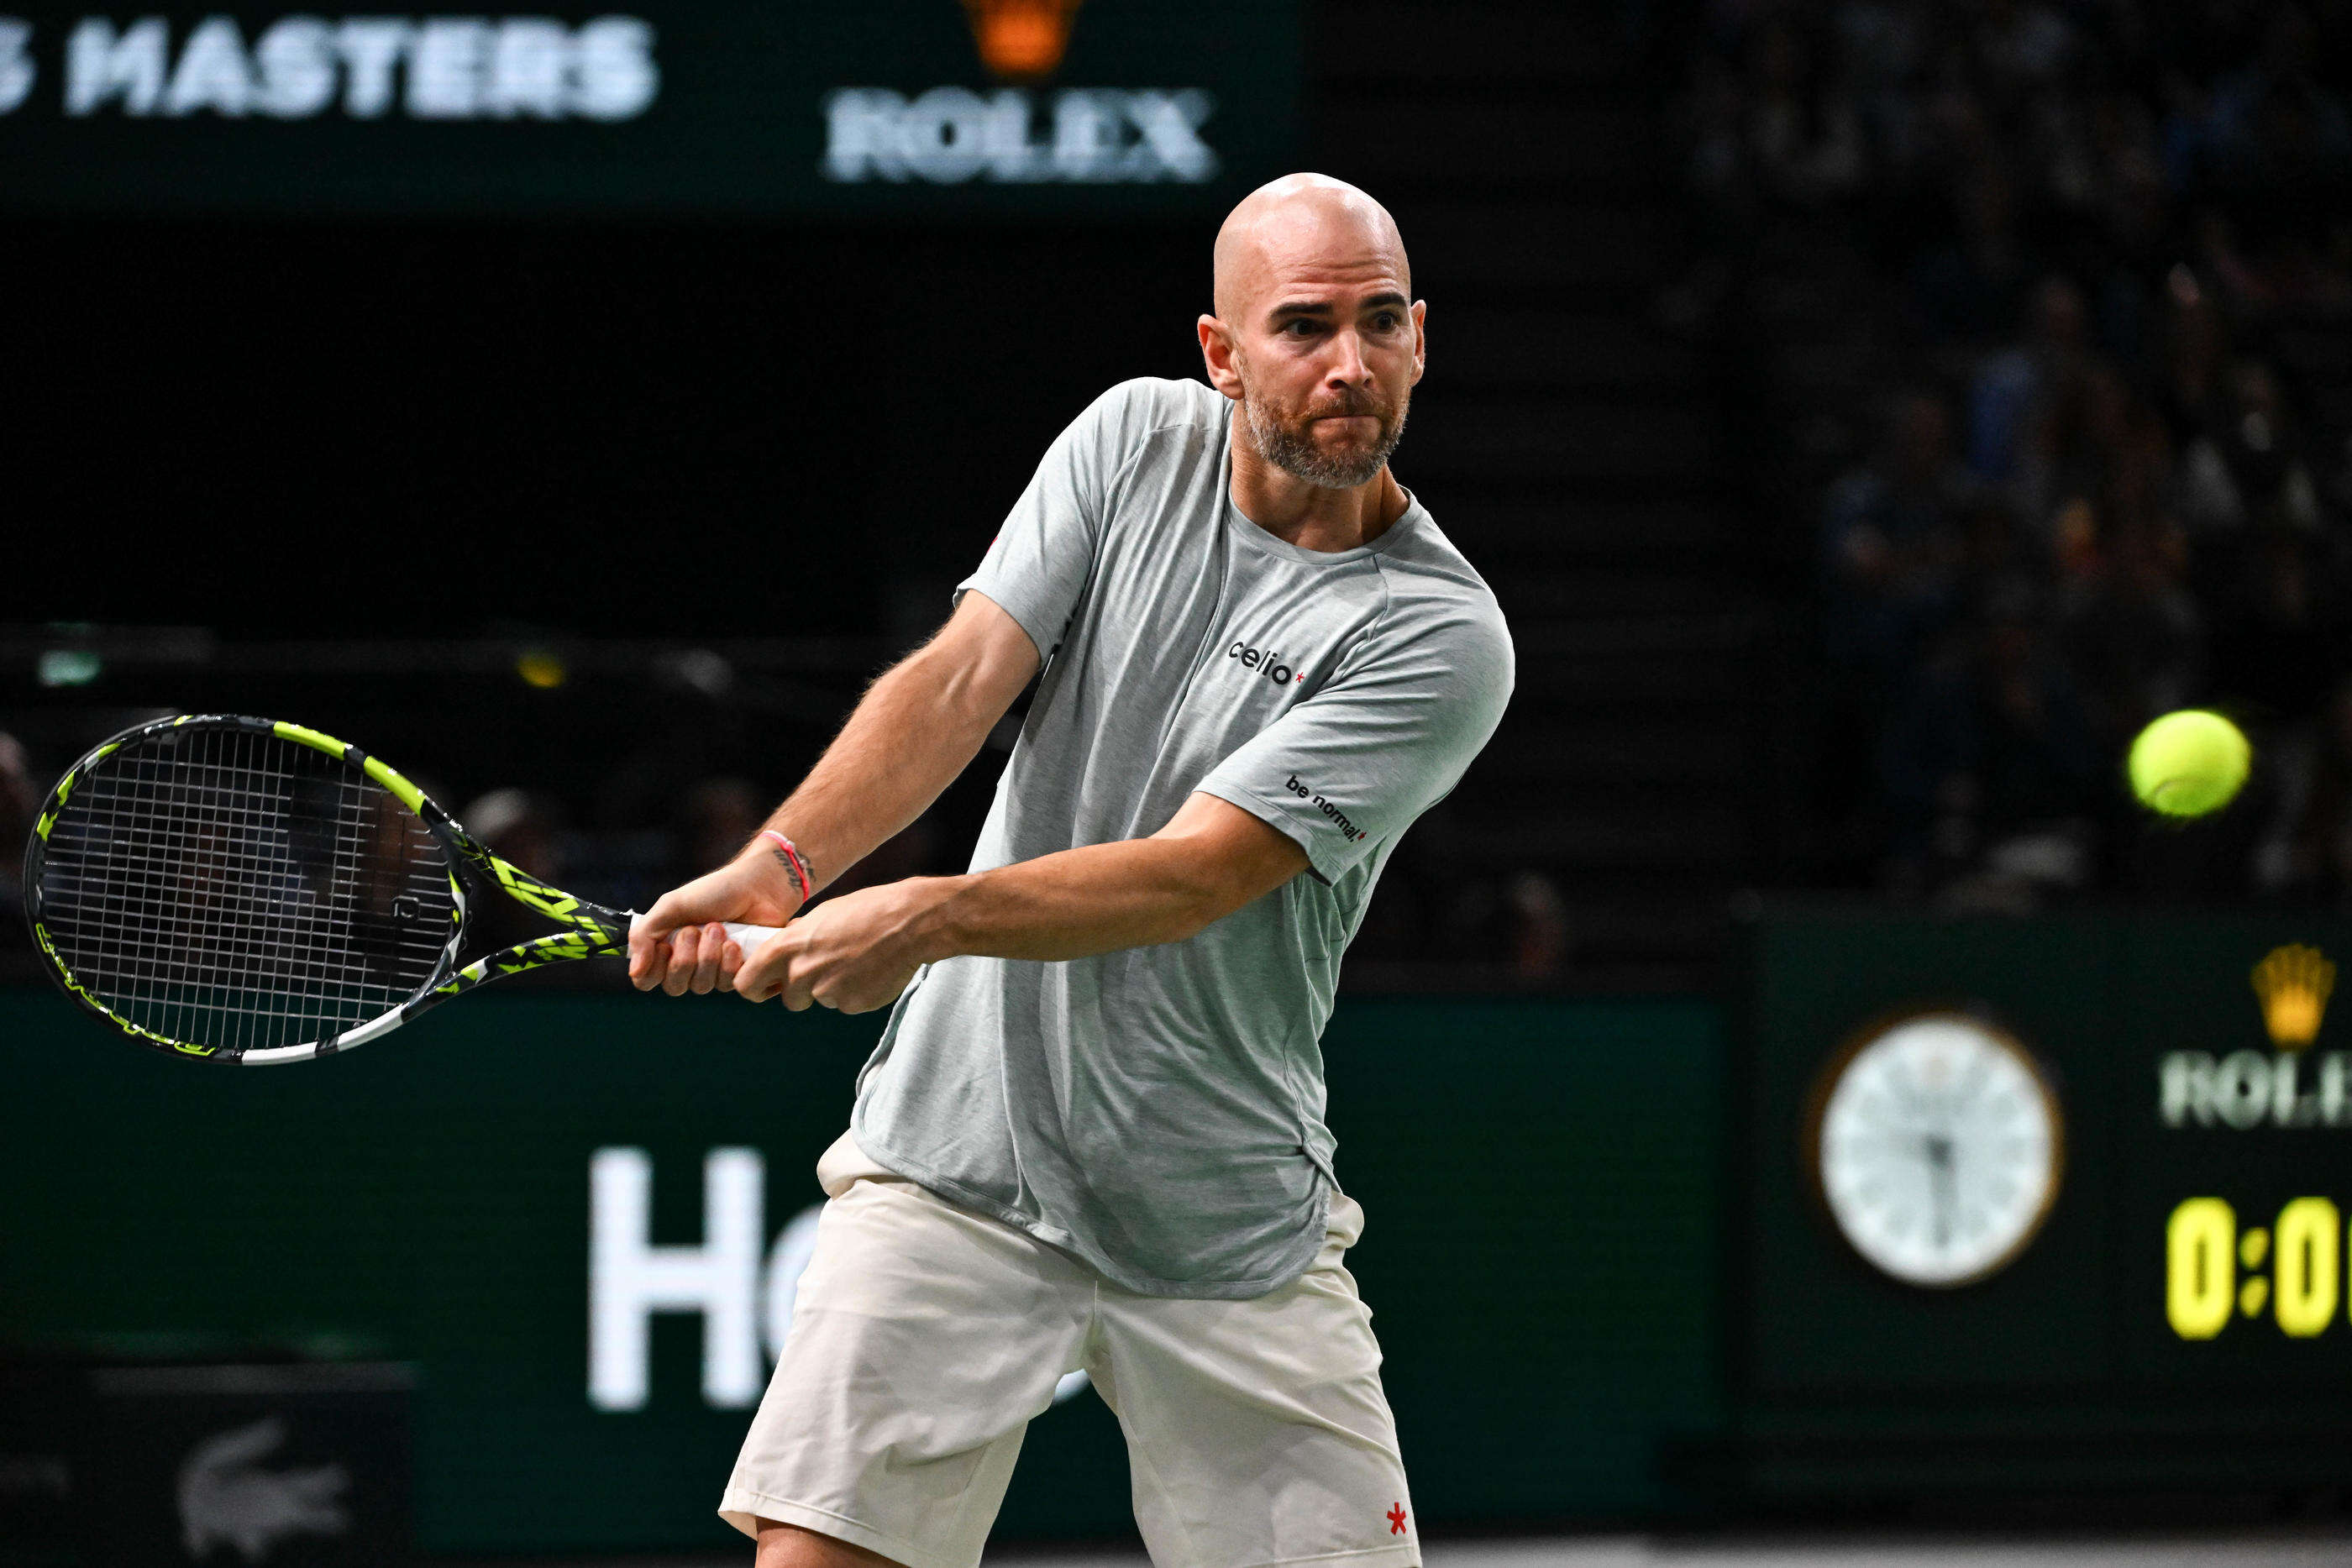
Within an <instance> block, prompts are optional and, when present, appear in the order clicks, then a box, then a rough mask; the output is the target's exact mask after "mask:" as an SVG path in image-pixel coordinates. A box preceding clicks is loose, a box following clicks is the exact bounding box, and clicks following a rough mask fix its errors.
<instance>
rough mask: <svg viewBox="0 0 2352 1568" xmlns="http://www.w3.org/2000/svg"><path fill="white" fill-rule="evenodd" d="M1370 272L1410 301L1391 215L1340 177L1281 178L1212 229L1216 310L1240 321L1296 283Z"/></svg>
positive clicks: (1405, 266)
mask: <svg viewBox="0 0 2352 1568" xmlns="http://www.w3.org/2000/svg"><path fill="white" fill-rule="evenodd" d="M1374 272H1384V273H1386V274H1388V275H1390V276H1391V277H1394V278H1396V280H1397V281H1398V283H1399V284H1400V285H1401V286H1402V290H1403V292H1404V295H1405V297H1406V298H1411V297H1412V267H1410V266H1409V265H1408V264H1407V263H1406V261H1405V255H1404V239H1403V237H1402V235H1399V234H1398V233H1397V226H1396V220H1395V219H1394V218H1392V217H1391V216H1389V210H1388V209H1387V208H1386V207H1383V206H1382V205H1381V204H1379V203H1378V202H1376V201H1374V200H1372V198H1371V197H1370V196H1368V195H1366V194H1365V193H1363V192H1361V191H1360V190H1358V189H1356V187H1355V186H1353V185H1350V184H1349V183H1347V182H1346V181H1344V180H1334V179H1332V178H1331V177H1330V176H1329V175H1328V174H1285V175H1284V176H1283V177H1282V178H1281V179H1279V180H1276V181H1275V182H1273V183H1271V184H1265V185H1260V186H1259V187H1258V188H1257V189H1256V190H1255V191H1252V192H1251V193H1249V194H1248V195H1246V196H1244V197H1243V198H1242V201H1241V204H1240V205H1239V206H1237V207H1235V208H1234V210H1233V211H1232V212H1231V213H1230V214H1226V217H1225V223H1224V226H1223V228H1221V229H1219V230H1218V231H1217V249H1216V284H1215V295H1214V298H1215V309H1216V312H1217V315H1218V316H1219V317H1220V318H1221V319H1223V320H1226V321H1229V322H1234V323H1236V324H1238V323H1241V322H1244V321H1245V320H1247V319H1249V317H1250V316H1251V315H1252V314H1253V312H1255V311H1257V310H1261V309H1263V308H1265V307H1266V306H1267V305H1268V304H1269V303H1271V301H1272V297H1273V296H1274V295H1276V293H1278V292H1279V291H1280V289H1281V287H1282V286H1283V285H1284V284H1285V283H1286V282H1288V281H1291V280H1292V279H1294V278H1300V277H1314V276H1316V275H1318V274H1320V275H1347V274H1358V275H1360V274H1366V273H1374Z"/></svg>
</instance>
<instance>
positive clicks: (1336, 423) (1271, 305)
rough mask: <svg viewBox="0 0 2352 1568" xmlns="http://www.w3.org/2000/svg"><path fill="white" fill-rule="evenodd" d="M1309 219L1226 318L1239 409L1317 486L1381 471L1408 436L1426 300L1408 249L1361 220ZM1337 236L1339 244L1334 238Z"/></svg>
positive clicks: (1280, 462) (1281, 464) (1266, 448)
mask: <svg viewBox="0 0 2352 1568" xmlns="http://www.w3.org/2000/svg"><path fill="white" fill-rule="evenodd" d="M1335 226H1336V225H1302V228H1301V230H1300V231H1297V232H1296V233H1295V234H1294V235H1285V236H1283V237H1284V238H1285V239H1286V240H1289V241H1290V242H1291V243H1288V244H1279V245H1276V246H1269V247H1268V254H1267V255H1266V256H1265V261H1266V263H1267V264H1268V265H1267V266H1266V267H1265V270H1264V272H1263V274H1262V275H1261V276H1259V277H1255V278H1253V279H1252V280H1251V282H1252V284H1253V285H1254V287H1251V288H1250V289H1249V291H1248V301H1247V305H1246V307H1245V308H1244V309H1243V310H1242V311H1239V312H1237V314H1240V315H1242V317H1243V319H1240V320H1237V321H1229V322H1228V323H1227V326H1228V328H1229V329H1231V332H1232V343H1233V349H1234V371H1235V372H1236V374H1238V376H1239V377H1240V380H1241V384H1242V400H1241V402H1242V413H1243V418H1244V423H1246V425H1247V428H1248V430H1249V433H1250V435H1251V438H1252V440H1253V441H1254V442H1255V444H1256V446H1257V449H1258V451H1259V453H1260V454H1261V455H1263V456H1264V457H1265V459H1266V461H1267V462H1269V463H1272V464H1273V465H1275V466H1276V467H1277V468H1280V469H1282V470H1283V471H1284V472H1285V473H1286V474H1289V475H1291V476H1294V477H1297V478H1299V479H1303V480H1305V481H1307V483H1308V484H1310V485H1319V486H1328V487H1330V488H1333V489H1352V488H1354V487H1355V486H1359V485H1362V484H1365V483H1366V482H1368V481H1370V480H1371V479H1372V478H1374V477H1376V476H1378V475H1379V474H1380V471H1381V465H1383V464H1385V463H1387V461H1388V459H1389V454H1390V453H1391V452H1393V451H1395V450H1396V444H1397V443H1398V441H1400V440H1401V439H1402V437H1403V435H1404V423H1405V412H1406V408H1407V405H1408V404H1409V403H1410V402H1411V401H1412V387H1413V383H1414V382H1418V381H1419V380H1420V379H1421V370H1422V334H1421V321H1422V308H1421V307H1420V306H1418V305H1415V304H1413V303H1412V301H1411V299H1410V298H1409V296H1408V294H1407V289H1408V287H1409V284H1408V282H1407V280H1406V278H1405V277H1404V276H1403V267H1402V258H1401V257H1399V256H1395V255H1394V253H1393V251H1392V250H1391V249H1390V248H1389V247H1386V246H1372V245H1369V244H1365V243H1362V241H1361V238H1360V231H1358V233H1356V234H1349V233H1348V232H1347V230H1348V228H1352V227H1353V225H1347V226H1346V227H1342V228H1341V229H1340V232H1339V235H1334V234H1333V233H1332V230H1333V228H1334V227H1335ZM1335 241H1336V242H1337V243H1335Z"/></svg>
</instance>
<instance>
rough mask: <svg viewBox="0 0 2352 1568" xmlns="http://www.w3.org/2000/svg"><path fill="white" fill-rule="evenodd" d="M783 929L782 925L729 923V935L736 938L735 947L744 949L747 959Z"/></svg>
mask: <svg viewBox="0 0 2352 1568" xmlns="http://www.w3.org/2000/svg"><path fill="white" fill-rule="evenodd" d="M782 929H783V927H782V926H781V925H737V924H736V923H735V922H734V921H732V920H730V921H729V922H727V935H728V936H732V937H733V938H735V946H738V947H740V948H742V949H743V956H745V957H746V958H749V957H750V956H751V955H752V954H753V953H756V952H758V951H759V950H760V949H761V947H763V946H766V945H767V942H768V939H769V938H770V937H772V936H775V935H776V934H777V933H778V932H780V931H782Z"/></svg>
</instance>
